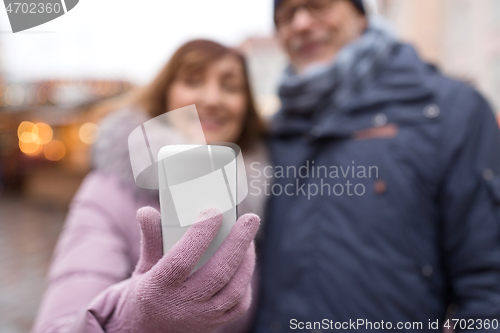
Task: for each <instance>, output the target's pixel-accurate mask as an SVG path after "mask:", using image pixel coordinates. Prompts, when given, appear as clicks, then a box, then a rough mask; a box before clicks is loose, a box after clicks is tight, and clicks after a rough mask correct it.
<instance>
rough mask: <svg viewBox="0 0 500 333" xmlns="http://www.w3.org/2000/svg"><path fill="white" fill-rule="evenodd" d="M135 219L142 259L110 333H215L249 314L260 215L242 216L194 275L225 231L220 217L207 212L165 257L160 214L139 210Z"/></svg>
mask: <svg viewBox="0 0 500 333" xmlns="http://www.w3.org/2000/svg"><path fill="white" fill-rule="evenodd" d="M137 219H138V220H139V223H140V225H141V230H142V244H141V256H140V259H139V262H138V264H137V267H136V269H135V271H134V273H133V274H132V277H131V278H130V279H128V280H126V282H124V283H125V284H126V285H125V286H123V289H121V295H120V297H119V299H118V302H117V305H116V308H115V311H114V312H113V315H112V316H111V318H109V320H108V321H107V324H106V327H105V330H106V332H108V333H114V332H148V333H155V332H168V333H177V332H178V333H186V332H190V333H197V332H200V333H201V332H212V331H213V330H214V329H216V328H217V327H219V326H222V325H224V324H226V323H229V322H231V321H233V320H236V319H237V318H238V317H240V316H241V315H243V314H244V313H245V312H246V310H247V309H248V308H249V306H250V302H251V297H252V296H251V287H250V279H251V277H252V273H253V270H254V265H255V249H254V244H253V241H252V240H253V238H254V237H255V234H256V233H257V230H258V228H259V221H260V219H259V217H258V216H257V215H254V214H246V215H243V216H242V217H240V218H239V219H238V221H237V222H236V223H235V225H234V227H233V229H232V230H231V232H230V234H229V235H228V237H227V238H226V240H225V241H224V242H223V244H222V245H221V246H220V248H219V249H218V250H217V252H216V253H215V254H214V256H213V257H212V258H211V259H210V260H209V261H207V262H206V263H205V264H204V265H203V266H202V267H201V268H199V269H198V270H197V271H196V272H194V273H193V274H191V275H190V273H191V271H192V270H193V268H194V267H195V265H196V263H197V262H198V260H199V259H200V257H201V256H202V254H203V252H204V251H205V250H206V248H207V247H208V245H209V244H210V242H211V241H212V239H213V238H214V236H215V235H216V234H217V231H218V229H219V227H220V226H221V223H222V215H221V213H220V212H219V211H217V210H215V209H208V210H205V211H203V212H202V214H201V215H200V216H199V218H198V221H197V223H195V224H193V225H192V226H191V227H190V228H189V229H188V230H187V231H186V233H185V234H184V236H183V237H182V238H181V239H180V240H179V241H178V242H177V243H176V244H175V245H174V246H173V247H172V249H171V250H170V251H169V252H168V253H166V254H165V255H164V256H163V257H162V241H161V224H160V214H159V213H158V211H156V210H155V209H154V208H151V207H144V208H141V209H140V210H139V211H138V212H137Z"/></svg>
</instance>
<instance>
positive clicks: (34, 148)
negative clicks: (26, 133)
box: [19, 141, 41, 155]
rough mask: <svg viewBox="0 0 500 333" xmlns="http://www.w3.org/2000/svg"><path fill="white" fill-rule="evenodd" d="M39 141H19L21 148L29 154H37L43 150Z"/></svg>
mask: <svg viewBox="0 0 500 333" xmlns="http://www.w3.org/2000/svg"><path fill="white" fill-rule="evenodd" d="M40 148H41V145H40V143H39V142H35V141H32V142H23V141H19V149H21V151H22V152H23V153H25V154H27V155H37V154H38V153H39V152H40V151H41V149H40Z"/></svg>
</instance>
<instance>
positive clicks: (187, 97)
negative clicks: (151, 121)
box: [167, 55, 247, 143]
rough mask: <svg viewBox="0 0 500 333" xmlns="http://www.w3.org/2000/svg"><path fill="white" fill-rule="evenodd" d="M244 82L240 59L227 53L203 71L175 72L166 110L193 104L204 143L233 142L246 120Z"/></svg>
mask: <svg viewBox="0 0 500 333" xmlns="http://www.w3.org/2000/svg"><path fill="white" fill-rule="evenodd" d="M245 84H246V82H245V77H244V72H243V67H242V64H241V62H240V61H239V60H238V59H237V58H236V57H235V56H233V55H227V56H225V57H223V58H221V59H220V60H218V61H216V62H214V63H212V64H210V65H208V66H207V67H206V68H205V69H204V70H201V71H196V72H193V73H187V72H185V71H184V72H183V71H181V73H178V74H177V76H176V77H175V79H174V82H173V83H172V86H171V87H170V91H168V92H167V99H168V109H169V110H175V109H178V108H181V107H184V106H187V105H191V104H195V105H196V109H197V110H198V115H199V117H200V122H201V126H202V128H203V132H204V134H205V139H206V141H207V143H210V142H235V141H236V140H237V139H238V137H239V136H240V133H241V131H242V128H243V122H244V121H245V115H246V106H247V96H246V94H245Z"/></svg>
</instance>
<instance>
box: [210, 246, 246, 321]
mask: <svg viewBox="0 0 500 333" xmlns="http://www.w3.org/2000/svg"><path fill="white" fill-rule="evenodd" d="M254 268H255V245H254V242H252V243H250V246H249V247H248V250H247V253H246V255H245V258H244V259H243V261H242V262H241V264H240V266H239V267H238V269H237V270H236V272H235V273H234V275H233V277H232V278H231V280H229V282H228V283H227V284H226V285H225V286H224V288H222V289H221V290H219V291H218V292H217V293H216V294H215V295H213V297H212V298H211V299H210V301H209V302H208V303H209V305H208V306H209V308H211V309H214V310H215V311H221V312H225V311H228V310H229V309H231V308H233V307H234V306H236V305H237V304H238V303H240V302H241V301H242V300H243V298H244V296H245V294H246V293H247V290H248V286H250V285H251V280H252V275H253V270H254Z"/></svg>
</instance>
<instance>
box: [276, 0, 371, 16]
mask: <svg viewBox="0 0 500 333" xmlns="http://www.w3.org/2000/svg"><path fill="white" fill-rule="evenodd" d="M281 2H283V0H274V10H275V11H276V8H278V6H279V4H280V3H281ZM351 2H352V4H353V5H354V6H356V8H357V9H358V10H359V11H360V12H361V13H363V14H366V12H365V7H364V6H363V0H351Z"/></svg>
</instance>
